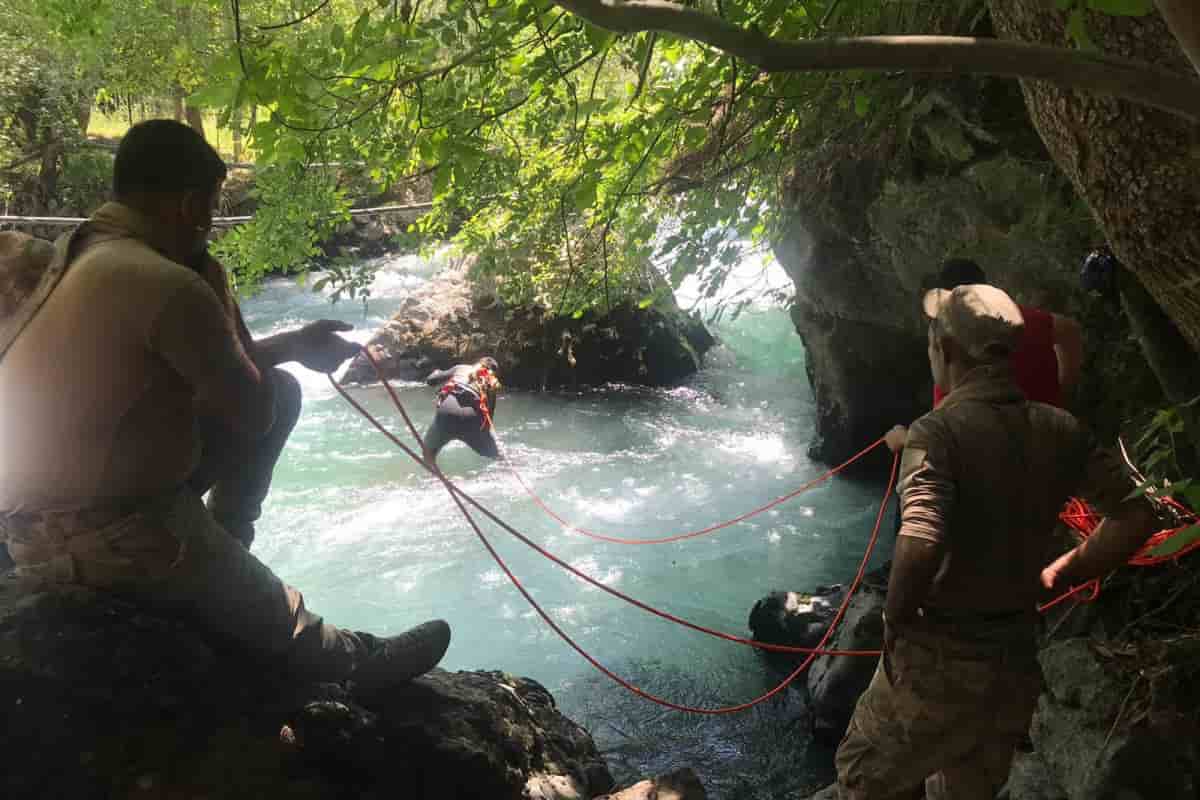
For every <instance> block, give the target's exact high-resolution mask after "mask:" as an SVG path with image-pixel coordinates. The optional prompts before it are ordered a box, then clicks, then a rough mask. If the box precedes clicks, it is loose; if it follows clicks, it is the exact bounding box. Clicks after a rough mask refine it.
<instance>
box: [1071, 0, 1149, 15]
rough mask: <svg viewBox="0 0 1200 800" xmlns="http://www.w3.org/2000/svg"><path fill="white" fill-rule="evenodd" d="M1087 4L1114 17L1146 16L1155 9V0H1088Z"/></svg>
mask: <svg viewBox="0 0 1200 800" xmlns="http://www.w3.org/2000/svg"><path fill="white" fill-rule="evenodd" d="M1087 4H1088V8H1090V9H1092V10H1093V11H1099V12H1101V13H1103V14H1109V15H1111V16H1114V17H1144V16H1146V15H1147V14H1149V13H1150V12H1151V11H1153V10H1154V0H1087Z"/></svg>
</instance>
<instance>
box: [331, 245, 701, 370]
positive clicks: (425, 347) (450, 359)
mask: <svg viewBox="0 0 1200 800" xmlns="http://www.w3.org/2000/svg"><path fill="white" fill-rule="evenodd" d="M713 344H715V340H714V339H713V338H712V336H711V335H710V334H709V333H708V331H707V330H706V329H705V328H704V325H703V324H702V323H701V322H700V321H699V319H698V318H696V317H694V316H689V315H688V314H685V313H683V312H682V311H679V310H678V309H676V308H674V307H673V304H667V305H666V306H665V307H663V308H657V307H650V308H646V309H641V308H636V307H633V306H620V307H616V308H614V309H613V310H612V313H610V314H608V315H606V316H603V317H600V316H596V315H594V314H585V315H584V316H583V317H581V318H580V319H573V318H569V317H553V316H551V317H546V316H545V315H544V313H543V311H542V310H541V309H534V308H517V309H512V308H506V307H505V306H504V305H503V304H502V303H501V302H500V301H499V300H498V299H497V298H496V297H495V296H494V295H493V294H490V293H488V292H487V291H485V290H483V289H480V288H478V287H473V286H472V284H471V283H470V281H469V280H468V277H467V266H466V265H465V264H460V265H458V266H457V267H455V268H452V269H449V270H447V271H445V272H443V273H440V274H439V275H438V276H436V277H435V278H434V279H433V280H431V281H430V282H429V284H427V285H426V286H425V287H423V288H422V289H421V290H420V291H418V292H415V293H414V294H413V295H412V296H410V297H408V298H407V299H405V301H404V302H403V304H402V305H401V307H400V309H399V310H398V311H397V312H396V314H395V316H394V317H393V318H392V320H391V321H390V322H388V323H387V325H385V326H384V328H383V329H382V330H381V331H379V332H378V333H376V335H375V336H374V337H372V339H371V341H370V342H369V343H368V345H367V346H368V347H369V348H370V350H371V353H372V355H373V356H374V357H375V359H376V360H377V361H378V362H379V364H380V367H381V371H382V372H383V374H384V377H387V378H398V379H401V380H423V379H424V378H425V376H426V375H428V374H429V373H430V372H431V371H432V370H434V369H439V368H443V367H447V366H450V365H453V364H457V363H463V362H469V361H473V360H475V359H477V358H479V357H481V356H484V355H491V356H494V357H495V358H496V359H497V360H498V361H499V362H500V376H501V379H502V380H503V381H504V383H505V385H508V386H514V387H519V388H527V389H545V388H550V387H553V388H558V387H570V388H575V387H578V386H580V385H593V386H594V385H600V384H603V383H628V384H641V385H648V386H662V385H672V384H675V383H678V382H679V381H681V380H683V379H685V378H687V377H688V376H689V375H691V374H692V373H694V372H695V371H696V370H697V369H699V368H700V364H701V359H702V358H703V355H704V353H705V352H706V351H707V350H708V349H709V348H710V347H712V346H713ZM345 380H346V381H348V382H355V383H370V382H373V381H375V380H377V378H376V376H375V371H374V369H373V368H372V367H371V365H370V364H369V363H367V361H366V359H364V358H363V357H362V356H359V357H358V358H357V359H355V360H354V361H353V362H351V364H350V366H349V368H348V370H347V372H346V376H345Z"/></svg>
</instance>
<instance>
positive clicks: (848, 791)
mask: <svg viewBox="0 0 1200 800" xmlns="http://www.w3.org/2000/svg"><path fill="white" fill-rule="evenodd" d="M1023 624H1024V623H1023ZM1041 686H1042V675H1041V668H1040V667H1039V666H1038V662H1037V659H1036V656H1035V650H1034V647H1033V632H1032V627H1030V628H1029V631H1028V635H1027V636H1018V637H1017V638H1016V640H1015V642H1014V643H1012V644H1009V645H995V644H993V645H989V646H986V647H980V646H979V645H978V644H977V643H972V642H969V641H964V640H963V639H961V638H958V637H955V636H953V635H946V634H945V633H940V632H937V631H929V630H920V631H914V632H912V633H911V634H909V633H908V632H906V633H905V634H904V635H902V636H900V637H899V638H898V639H897V640H896V643H895V647H894V648H893V650H892V652H891V657H890V658H889V659H886V661H885V659H882V658H881V659H880V662H879V666H877V667H876V669H875V675H874V677H873V678H872V679H871V684H870V686H868V687H867V690H866V692H864V693H863V695H862V697H860V698H859V701H858V705H857V707H856V708H855V710H854V716H853V718H852V719H851V720H850V726H849V728H848V729H847V731H846V735H845V737H844V738H843V739H842V742H841V745H840V746H839V747H838V751H837V757H836V762H837V772H838V791H839V797H840V798H841V800H893V799H894V800H919V798H928V800H994V798H995V796H996V792H997V791H998V790H999V789H1000V788H1001V787H1002V786H1003V784H1004V782H1005V781H1006V780H1007V778H1008V772H1009V769H1010V766H1011V763H1012V758H1013V753H1014V751H1015V748H1016V746H1017V744H1018V743H1019V742H1020V741H1021V739H1022V738H1023V737H1024V736H1025V735H1026V733H1027V732H1028V730H1029V722H1030V719H1031V718H1032V716H1033V711H1034V708H1035V707H1036V705H1037V698H1038V695H1039V694H1040V692H1041Z"/></svg>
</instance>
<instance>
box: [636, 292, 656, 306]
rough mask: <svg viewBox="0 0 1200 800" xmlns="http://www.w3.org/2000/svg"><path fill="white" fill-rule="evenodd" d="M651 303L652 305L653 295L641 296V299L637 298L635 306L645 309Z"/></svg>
mask: <svg viewBox="0 0 1200 800" xmlns="http://www.w3.org/2000/svg"><path fill="white" fill-rule="evenodd" d="M652 305H654V295H649V296H648V297H643V298H642V299H641V300H638V304H637V307H638V308H641V309H647V308H649V307H650V306H652Z"/></svg>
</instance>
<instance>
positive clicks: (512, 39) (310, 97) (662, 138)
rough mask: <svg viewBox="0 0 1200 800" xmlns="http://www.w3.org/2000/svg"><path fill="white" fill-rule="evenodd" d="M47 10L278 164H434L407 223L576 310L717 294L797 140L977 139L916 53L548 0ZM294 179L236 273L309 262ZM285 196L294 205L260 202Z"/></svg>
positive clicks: (722, 12)
mask: <svg viewBox="0 0 1200 800" xmlns="http://www.w3.org/2000/svg"><path fill="white" fill-rule="evenodd" d="M13 1H14V0H8V2H13ZM25 2H32V0H25ZM1060 2H1061V3H1062V4H1063V5H1064V7H1066V8H1070V9H1077V10H1079V11H1080V13H1081V14H1082V13H1085V12H1084V9H1087V11H1086V13H1093V12H1095V11H1097V10H1098V11H1102V12H1104V13H1145V11H1146V10H1148V6H1147V2H1148V0H1060ZM561 5H564V6H571V7H572V8H574V7H576V6H578V7H580V8H583V7H584V6H589V5H592V4H590V3H581V2H575V3H566V2H564V3H562V4H561ZM615 5H617V6H620V5H621V4H615ZM626 5H630V6H632V5H637V4H632V3H631V4H626ZM642 5H643V6H654V5H655V4H654V3H643V4H642ZM665 5H666V4H661V3H660V4H658V7H660V8H661V7H664V6H665ZM671 8H675V9H680V8H682V7H681V6H671ZM38 9H39V10H38V11H37V15H38V16H40V17H42V18H45V19H48V20H50V22H51V23H52V24H53V25H55V26H57V27H58V28H59V29H60V30H63V31H66V33H64V34H63V35H64V36H68V37H70V36H74V37H75V39H76V40H78V41H85V40H86V41H87V42H89V43H90V44H88V45H87V46H86V47H84V48H83V50H82V51H81V52H84V53H85V58H88V59H90V62H92V63H105V64H107V65H108V66H107V67H106V69H104V70H103V71H102V72H103V79H102V81H101V85H103V86H105V87H108V88H110V89H111V91H112V92H114V93H121V92H134V91H141V92H168V91H173V90H174V89H175V88H176V87H183V88H184V89H186V90H189V91H191V90H195V91H194V92H193V94H192V95H191V96H190V101H191V102H193V103H195V104H198V105H204V106H208V107H211V108H214V109H217V110H219V111H221V112H222V113H223V114H224V115H225V118H226V119H230V118H232V117H233V116H234V115H236V114H237V113H239V112H251V113H255V114H257V117H258V121H257V124H255V125H254V127H253V130H252V131H251V134H252V136H253V142H254V147H255V149H256V151H257V153H258V154H259V157H260V160H261V161H262V162H263V164H264V165H275V166H277V167H278V168H279V170H281V171H279V172H276V173H274V174H275V175H276V176H282V175H293V176H299V174H300V173H298V172H295V171H293V170H294V169H295V168H296V167H297V165H305V164H309V163H312V162H329V161H338V162H362V163H364V164H365V165H366V168H367V170H368V171H369V173H370V176H371V178H372V179H373V180H374V181H375V183H376V185H377V186H378V187H379V188H381V189H382V188H385V187H387V186H390V185H392V184H394V183H396V182H397V181H400V180H403V179H406V178H412V177H414V176H429V177H431V178H432V185H433V192H434V198H433V200H434V207H433V210H432V211H431V212H430V213H429V214H428V215H426V216H425V217H424V218H422V219H421V220H420V221H419V222H418V223H417V224H416V225H415V232H416V233H418V234H420V236H422V237H423V238H424V239H425V240H427V241H434V240H437V239H440V238H444V237H448V236H453V237H454V238H455V239H456V240H457V241H458V242H459V243H460V244H461V245H462V246H463V247H464V248H466V249H467V250H469V251H470V252H472V253H474V254H477V255H478V256H479V259H478V262H477V264H478V266H477V269H479V270H480V271H482V272H484V273H488V274H490V275H492V276H494V277H495V278H496V282H497V285H498V286H499V288H500V290H501V292H502V293H503V295H504V296H505V297H506V298H507V299H509V300H512V301H516V302H522V303H539V304H541V305H543V306H545V307H547V308H551V309H556V310H561V311H569V312H577V313H582V312H583V311H584V310H586V309H589V308H596V307H600V308H604V307H608V306H610V305H612V304H613V303H615V302H618V301H620V300H624V299H634V300H641V301H646V300H650V301H652V300H653V299H654V297H655V296H656V295H655V291H656V289H658V287H659V286H660V285H661V284H660V282H659V278H658V271H657V269H656V268H655V267H658V266H661V267H662V268H663V271H664V272H665V273H666V274H667V275H668V277H669V279H670V281H671V283H673V284H674V285H678V284H679V283H680V282H682V280H684V279H685V278H686V277H687V276H689V275H693V274H699V275H700V276H701V279H702V284H703V286H704V287H705V288H706V290H708V291H714V292H715V291H716V289H717V287H719V285H720V283H721V281H722V279H723V276H724V275H726V274H727V273H728V272H729V270H730V268H731V267H732V265H734V264H735V263H736V262H737V261H738V259H739V258H740V255H741V252H740V251H741V248H743V247H746V246H750V247H754V246H760V245H762V244H763V243H765V242H767V241H769V240H770V239H771V237H772V234H773V232H774V231H775V230H776V228H777V227H778V226H779V225H780V221H781V216H780V208H781V202H780V201H781V195H782V191H783V190H782V186H783V184H784V180H783V179H784V176H785V175H786V174H787V172H788V171H789V170H790V169H791V168H792V166H793V165H794V163H795V156H796V154H797V152H799V151H803V150H804V149H805V148H809V147H813V146H815V145H817V144H819V143H821V142H824V141H828V140H832V139H837V138H838V137H842V136H851V135H855V136H861V135H863V132H864V131H867V132H871V131H874V132H876V133H878V132H881V131H886V130H888V129H890V128H893V127H894V128H897V129H898V135H899V137H900V138H901V140H902V141H901V152H902V153H903V152H904V148H907V147H909V141H910V140H911V141H912V146H913V147H917V146H930V147H933V148H934V149H936V150H938V151H940V152H941V153H942V154H943V155H944V156H946V157H947V158H948V159H949V160H950V161H961V160H963V154H964V153H966V152H967V151H968V149H969V148H970V146H971V145H970V142H971V140H972V138H973V136H975V134H973V133H972V132H971V130H970V126H971V125H972V124H973V123H972V121H971V120H966V119H962V118H955V115H954V113H953V110H952V109H947V108H945V107H942V106H938V105H937V102H938V101H937V99H936V95H935V94H934V93H933V92H931V91H930V86H929V82H928V80H927V79H925V78H921V77H914V76H913V75H912V74H911V73H907V72H878V71H876V72H870V73H868V72H865V71H861V70H850V71H842V72H839V73H835V74H829V73H816V72H765V71H763V70H762V69H760V68H759V67H758V66H755V65H753V64H748V63H745V61H744V60H741V59H739V58H738V57H735V56H731V55H727V54H725V53H722V52H721V51H720V50H716V49H713V48H710V47H707V46H704V45H701V44H697V43H696V42H694V41H692V40H690V39H688V38H681V37H679V36H672V35H667V34H662V33H658V32H655V31H645V32H640V33H632V34H626V35H617V34H615V33H613V32H612V31H610V30H605V29H603V28H599V27H596V26H595V25H593V24H592V23H591V22H588V21H587V20H586V19H584V18H583V17H581V16H578V15H577V14H574V13H570V12H568V11H567V10H565V9H564V8H563V7H560V5H557V4H555V3H552V2H549V0H310V2H304V3H301V2H300V0H268V1H267V2H256V3H254V4H252V5H251V4H246V5H243V4H242V3H241V2H240V0H199V2H184V0H53V2H51V3H50V4H49V5H46V6H44V7H43V6H38ZM687 9H688V13H692V12H695V13H696V14H698V15H707V17H706V18H709V19H711V20H716V21H719V22H720V23H721V24H724V25H726V26H727V27H730V26H731V27H732V29H735V30H739V31H746V32H747V35H748V36H750V35H752V36H758V37H770V40H772V41H801V42H803V41H814V40H823V39H830V38H831V37H836V36H862V35H870V34H908V33H938V34H964V33H972V32H975V31H978V30H980V26H981V25H986V9H985V7H984V4H983V2H982V0H934V1H932V2H927V3H911V2H900V0H805V1H804V2H784V0H695V1H694V2H691V3H689V4H688V5H687ZM105 42H106V43H108V44H99V43H105ZM101 50H103V51H105V55H104V56H98V55H95V54H96V53H98V52H99V51H101ZM87 53H91V54H93V55H91V56H87V55H86V54H87ZM248 115H249V113H247V114H245V116H248ZM267 180H268V181H270V180H272V178H268V179H267ZM295 180H297V181H299V182H298V183H297V184H296V191H295V192H288V191H274V190H272V189H269V188H268V189H264V190H263V191H262V192H261V195H262V199H264V200H266V201H267V202H266V204H265V206H264V209H263V210H264V213H266V214H268V215H271V221H269V222H268V221H265V220H264V222H263V224H261V225H256V226H254V227H253V228H250V229H247V230H245V231H241V232H239V233H237V234H235V235H234V238H233V239H232V240H231V241H230V242H229V244H228V245H227V246H226V251H227V252H229V253H231V254H236V255H237V260H238V263H239V265H240V267H241V270H242V276H243V278H244V279H246V280H250V281H252V280H253V279H254V277H255V276H256V275H257V274H260V273H261V272H262V271H264V270H265V269H268V268H277V267H278V266H280V264H279V263H278V262H279V260H280V259H281V258H283V259H286V260H292V259H302V258H304V257H305V253H307V252H310V251H311V249H312V248H311V241H312V240H311V237H310V235H309V233H310V229H311V226H309V225H308V224H307V223H305V222H303V221H302V219H303V218H304V216H305V214H306V213H312V212H313V211H314V209H316V208H318V207H324V208H326V209H327V210H332V209H335V208H336V207H337V206H338V201H337V200H336V199H335V198H334V197H333V195H332V194H329V197H328V200H327V202H325V203H324V204H321V203H314V191H316V190H314V188H313V187H314V186H317V185H318V184H313V183H311V182H310V181H308V180H307V179H304V180H300V178H299V177H296V178H295ZM333 186H334V185H333V184H332V183H330V184H328V185H327V186H326V189H325V191H327V192H329V193H332V192H333V190H334V189H333ZM275 203H279V204H287V205H288V206H289V207H290V210H282V211H278V212H276V211H270V210H268V207H269V206H272V205H273V204H275ZM306 204H307V205H306ZM284 224H289V225H291V226H292V227H291V228H290V229H287V230H290V231H292V232H295V233H297V234H298V235H297V236H295V237H292V236H289V235H288V233H286V232H285V228H283V227H281V225H284ZM259 238H261V239H262V241H261V242H259V241H256V239H259ZM284 241H293V242H294V243H295V244H296V246H295V247H287V248H281V247H279V246H278V245H279V244H280V243H281V242H284ZM293 266H294V264H293Z"/></svg>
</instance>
